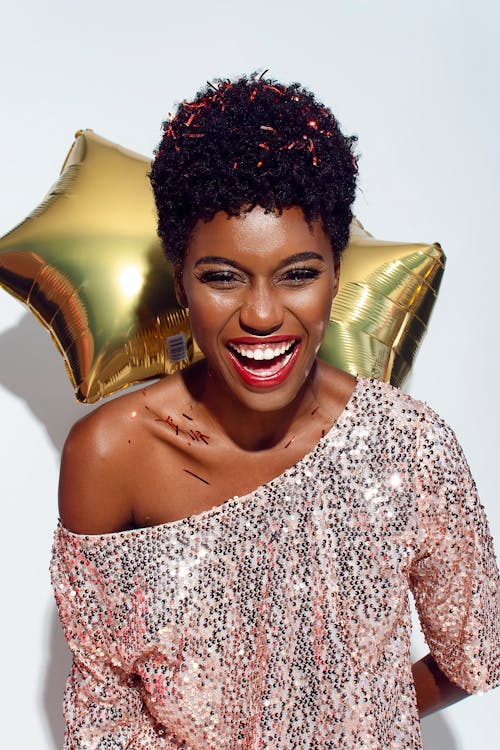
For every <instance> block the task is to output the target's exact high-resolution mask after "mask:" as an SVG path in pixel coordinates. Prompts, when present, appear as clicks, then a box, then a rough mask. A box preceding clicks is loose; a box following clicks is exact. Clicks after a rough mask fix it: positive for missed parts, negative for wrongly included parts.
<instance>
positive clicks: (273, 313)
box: [240, 283, 283, 336]
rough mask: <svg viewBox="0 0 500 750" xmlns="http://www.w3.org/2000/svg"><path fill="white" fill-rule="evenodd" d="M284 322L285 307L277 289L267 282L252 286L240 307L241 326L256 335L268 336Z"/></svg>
mask: <svg viewBox="0 0 500 750" xmlns="http://www.w3.org/2000/svg"><path fill="white" fill-rule="evenodd" d="M282 324H283V308H282V306H281V304H280V301H279V295H278V293H277V292H276V290H273V289H271V288H269V287H268V285H267V284H264V283H262V284H256V285H254V286H252V287H250V288H249V289H248V291H247V293H246V295H245V299H244V301H243V304H242V306H241V309H240V326H241V328H242V329H243V330H244V331H245V332H246V333H250V334H252V335H254V336H266V335H269V334H271V333H274V332H275V331H277V330H279V329H280V328H281V326H282Z"/></svg>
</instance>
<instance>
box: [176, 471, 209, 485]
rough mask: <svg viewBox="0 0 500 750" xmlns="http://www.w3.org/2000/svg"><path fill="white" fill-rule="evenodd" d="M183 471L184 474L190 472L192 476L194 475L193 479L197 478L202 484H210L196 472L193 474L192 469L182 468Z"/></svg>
mask: <svg viewBox="0 0 500 750" xmlns="http://www.w3.org/2000/svg"><path fill="white" fill-rule="evenodd" d="M183 471H185V472H186V474H191V476H192V477H195V479H199V480H200V482H203V484H210V482H209V481H207V480H206V479H203V477H200V476H199V475H198V474H195V473H194V471H189V469H183Z"/></svg>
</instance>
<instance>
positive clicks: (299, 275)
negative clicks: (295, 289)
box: [282, 268, 321, 284]
mask: <svg viewBox="0 0 500 750" xmlns="http://www.w3.org/2000/svg"><path fill="white" fill-rule="evenodd" d="M320 274H321V271H320V270H319V269H317V268H290V269H289V270H288V271H285V273H284V274H283V276H282V279H283V280H284V281H285V282H286V283H288V284H290V283H291V284H301V283H303V282H307V281H312V280H313V279H317V278H318V276H319V275H320Z"/></svg>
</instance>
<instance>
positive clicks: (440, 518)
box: [410, 409, 500, 693]
mask: <svg viewBox="0 0 500 750" xmlns="http://www.w3.org/2000/svg"><path fill="white" fill-rule="evenodd" d="M416 466H417V471H416V483H415V488H416V492H417V503H418V509H419V514H420V517H421V524H422V538H423V540H424V541H423V543H422V547H421V550H420V554H419V555H418V556H417V559H416V562H415V563H414V565H413V566H412V570H411V573H410V583H411V586H412V591H413V594H414V597H415V602H416V607H417V611H418V614H419V617H420V622H421V624H422V628H423V631H424V635H425V637H426V640H427V644H428V646H429V648H430V650H431V653H432V654H433V656H434V658H435V659H436V661H437V663H438V665H439V666H440V668H441V669H442V671H443V672H444V673H445V674H446V675H447V676H448V677H449V679H451V680H452V681H453V682H455V683H456V684H458V685H459V686H460V687H462V688H463V689H464V690H466V691H467V692H469V693H474V692H479V691H485V690H488V689H490V688H493V687H495V686H497V685H498V684H499V683H500V603H499V600H500V588H499V578H498V567H497V563H496V560H495V555H494V551H493V543H492V538H491V535H490V533H489V529H488V522H487V519H486V516H485V513H484V509H483V507H482V505H481V503H480V502H479V500H478V497H477V491H476V486H475V484H474V480H473V479H472V477H471V474H470V470H469V467H468V465H467V462H466V460H465V458H464V455H463V453H462V450H461V448H460V446H459V444H458V442H457V439H456V437H455V435H454V433H453V431H452V430H451V428H450V427H448V426H447V425H446V424H445V423H444V422H443V421H442V420H441V419H440V418H439V417H437V416H436V415H435V414H434V413H433V412H431V410H430V409H429V410H428V412H427V413H426V414H425V415H424V417H423V419H422V422H421V430H420V440H419V446H418V450H417V463H416Z"/></svg>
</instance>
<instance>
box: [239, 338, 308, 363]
mask: <svg viewBox="0 0 500 750" xmlns="http://www.w3.org/2000/svg"><path fill="white" fill-rule="evenodd" d="M294 344H295V339H290V341H284V342H283V343H282V344H277V345H276V346H275V347H271V346H267V347H266V348H265V349H260V348H258V347H255V348H253V347H252V348H251V349H247V348H245V347H244V346H239V345H238V344H230V345H229V346H230V347H231V349H234V351H235V352H237V353H238V354H241V356H242V357H247V358H248V359H255V360H257V361H262V360H263V359H265V360H271V359H275V357H280V356H281V355H282V354H284V353H285V352H286V351H288V349H291V348H292V346H294Z"/></svg>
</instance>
